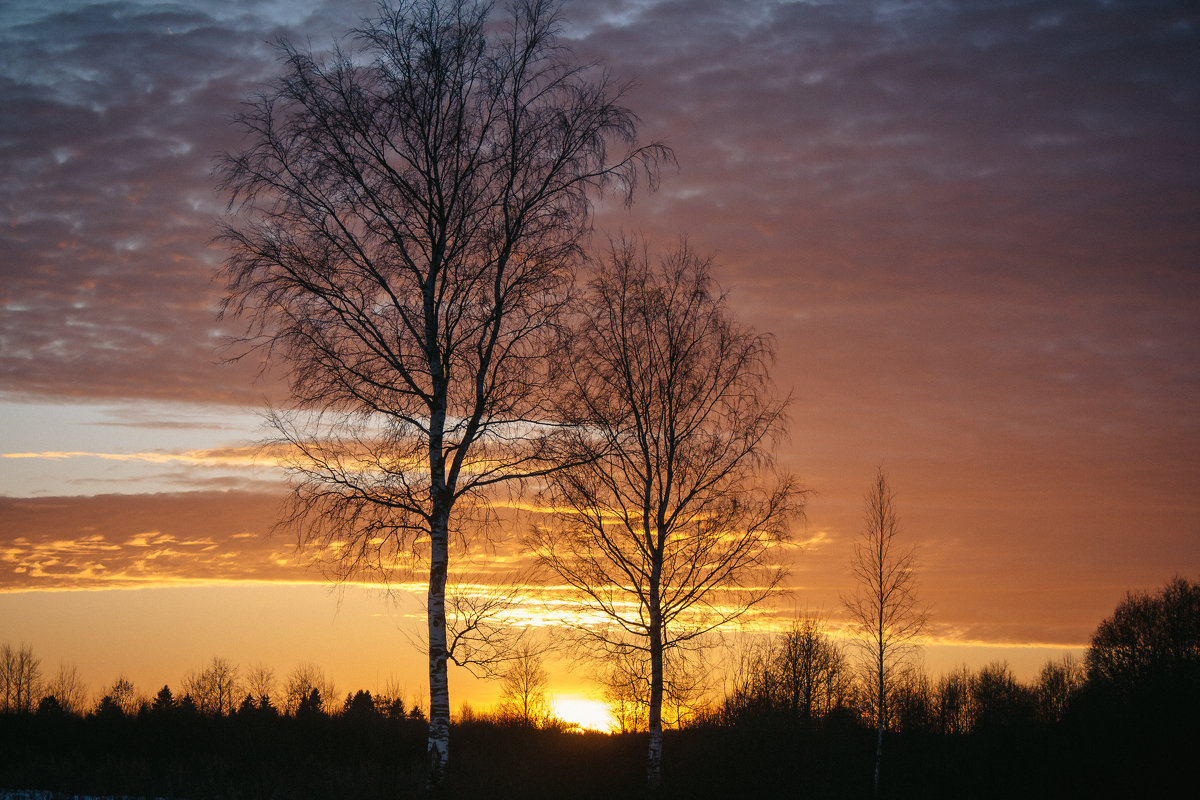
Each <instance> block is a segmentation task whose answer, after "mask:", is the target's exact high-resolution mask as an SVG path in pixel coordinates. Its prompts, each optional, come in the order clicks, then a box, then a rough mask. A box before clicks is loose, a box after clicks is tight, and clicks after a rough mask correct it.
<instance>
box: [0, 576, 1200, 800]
mask: <svg viewBox="0 0 1200 800" xmlns="http://www.w3.org/2000/svg"><path fill="white" fill-rule="evenodd" d="M0 653H2V656H3V657H2V658H0V666H2V667H3V669H2V671H0V678H2V683H0V689H2V690H3V691H2V694H0V699H2V700H3V703H4V705H3V713H0V787H2V788H4V789H7V790H10V791H11V790H17V789H31V788H36V789H38V790H41V791H43V792H47V793H51V794H49V795H48V796H53V797H59V796H63V797H66V796H72V795H79V794H90V795H109V796H120V797H177V798H193V797H194V798H215V797H223V798H275V797H291V798H334V797H356V798H376V797H378V798H384V797H389V798H394V797H415V796H425V795H426V793H427V788H426V777H427V776H426V775H425V770H426V769H427V766H426V764H425V737H426V735H427V726H428V723H427V721H426V718H425V715H424V713H423V711H422V710H421V709H420V708H419V707H417V706H416V705H415V704H413V703H406V702H405V701H404V699H403V698H401V697H399V696H396V695H394V694H391V695H389V694H388V693H386V692H384V693H377V694H372V693H371V692H369V691H366V690H357V691H353V692H348V693H346V694H345V695H344V697H343V696H341V695H339V700H337V701H334V702H331V701H330V698H326V697H322V695H321V692H322V688H324V689H325V690H326V691H327V692H332V691H333V690H332V688H331V686H330V685H329V684H328V682H327V681H326V680H325V679H324V676H323V674H322V673H321V671H320V669H319V668H317V667H315V666H313V665H303V666H302V667H301V668H298V669H297V670H295V671H294V672H293V673H292V674H291V675H290V676H288V678H287V680H286V681H284V682H283V684H284V685H283V686H281V687H279V688H274V689H272V690H269V691H267V692H265V693H263V694H260V695H258V696H255V694H254V690H253V689H252V688H250V687H251V686H252V684H254V683H255V681H254V675H255V673H256V672H257V673H258V678H259V681H258V686H259V688H261V687H262V686H266V685H269V682H266V683H264V682H263V681H262V680H261V679H262V669H263V668H262V667H261V665H260V666H258V667H256V668H252V669H249V670H246V671H245V672H240V671H239V670H238V669H237V667H236V666H234V665H231V664H229V663H228V662H225V661H224V660H223V659H213V660H212V661H211V662H210V663H209V664H208V665H206V666H205V667H204V668H203V669H201V670H198V671H196V672H192V673H189V675H187V676H185V678H184V680H183V681H181V683H180V686H181V687H184V686H186V687H187V690H186V691H185V690H183V689H182V688H181V689H179V690H172V689H171V688H170V687H169V686H164V687H162V689H160V690H159V691H158V692H157V694H156V695H155V696H154V697H153V698H147V697H141V696H139V695H137V693H136V692H135V691H134V689H133V687H132V686H131V685H130V684H129V682H128V681H126V680H124V679H123V678H121V679H118V680H116V681H114V683H113V684H112V685H111V686H110V687H107V688H106V689H105V690H104V693H103V695H102V696H101V697H100V698H99V699H98V700H96V701H94V702H88V703H87V704H86V705H84V706H82V707H81V706H80V703H81V700H80V697H81V695H80V692H79V689H80V687H79V684H78V681H77V680H76V681H71V680H70V679H69V678H70V675H69V673H70V672H71V671H70V670H67V672H68V675H67V679H66V680H64V676H63V672H64V671H63V670H60V672H59V675H58V676H52V677H47V678H43V677H42V676H41V670H40V660H39V659H38V658H37V656H36V654H34V653H33V651H32V648H30V647H29V646H25V645H22V646H13V645H11V644H5V645H4V646H3V649H2V651H0ZM731 675H732V679H731V680H730V681H729V682H728V685H729V688H728V689H727V690H726V691H725V692H724V693H723V694H722V695H721V696H719V697H716V698H714V699H713V700H712V702H711V703H709V704H707V705H705V706H702V707H700V708H699V709H698V710H696V711H695V713H693V714H690V715H686V716H684V717H682V718H681V719H679V720H678V724H677V725H676V726H675V727H674V728H673V729H670V730H667V731H666V733H665V737H666V740H667V746H666V747H665V749H664V759H663V783H662V786H661V787H660V789H659V791H658V793H657V795H656V796H659V797H736V796H751V795H756V796H765V797H782V796H804V797H830V798H832V797H864V796H869V795H870V794H871V792H872V780H871V777H872V776H871V770H870V767H871V764H872V762H873V760H874V755H875V748H876V730H875V719H874V717H873V715H872V705H871V694H872V692H873V691H874V687H873V686H872V684H871V681H870V679H869V676H868V679H867V680H862V677H861V674H856V673H855V671H854V670H853V667H852V661H851V659H850V658H849V657H848V654H847V653H846V652H845V651H844V650H843V649H842V648H841V646H840V645H839V644H838V643H837V642H836V641H835V640H834V639H833V638H831V637H830V636H829V635H828V634H827V633H826V632H825V631H824V630H823V629H822V626H821V624H820V623H819V622H818V621H815V620H801V621H797V623H796V624H795V625H794V626H793V627H792V628H791V629H790V630H788V631H786V632H784V633H782V634H779V635H776V636H775V637H773V638H772V639H770V640H769V641H767V642H764V643H763V644H762V645H761V646H759V647H756V648H753V649H751V650H747V651H745V652H744V653H743V657H742V658H741V659H740V661H739V663H737V664H736V665H735V666H734V667H733V668H732V673H731ZM222 677H223V678H224V679H225V680H222ZM72 690H73V691H74V695H73V696H68V693H69V692H71V691H72ZM235 692H236V694H235ZM60 695H61V696H62V698H61V699H60ZM235 697H236V698H237V699H236V702H232V703H230V702H227V701H228V700H229V699H230V698H235ZM33 698H37V699H36V701H35V700H34V699H33ZM222 698H224V699H222ZM889 708H890V712H889V715H888V719H887V723H886V731H887V755H886V757H885V759H884V762H883V769H882V779H881V782H880V785H881V792H880V794H881V796H884V797H1013V796H1023V797H1030V796H1034V797H1037V796H1041V797H1049V796H1059V797H1129V796H1162V795H1165V794H1166V793H1167V792H1168V791H1170V790H1172V789H1174V788H1175V787H1176V786H1178V785H1182V784H1180V783H1179V782H1180V781H1182V780H1183V779H1184V778H1185V777H1186V775H1187V770H1188V769H1189V767H1188V764H1189V763H1190V760H1191V758H1192V756H1193V755H1194V752H1195V746H1196V744H1197V737H1196V733H1195V729H1194V725H1193V723H1194V719H1195V717H1196V714H1197V713H1198V712H1200V583H1194V582H1191V581H1189V580H1186V579H1184V578H1175V579H1174V580H1172V581H1171V582H1169V583H1168V584H1167V585H1166V586H1165V587H1163V588H1162V589H1161V590H1159V591H1157V592H1154V593H1149V592H1140V593H1130V594H1128V595H1127V596H1126V598H1125V599H1124V600H1123V601H1122V602H1121V603H1120V604H1119V605H1118V606H1117V608H1116V609H1115V610H1114V612H1113V614H1112V615H1111V616H1110V617H1108V618H1106V619H1105V620H1103V621H1102V622H1101V623H1100V624H1099V626H1098V627H1097V629H1096V632H1095V634H1094V635H1093V637H1092V641H1091V646H1090V647H1089V649H1088V651H1087V654H1086V657H1085V658H1084V659H1079V658H1076V657H1073V656H1065V657H1063V658H1061V659H1059V660H1055V661H1050V662H1048V663H1046V664H1045V665H1044V666H1043V668H1042V669H1041V671H1040V673H1039V674H1038V676H1037V677H1036V678H1035V679H1034V680H1033V681H1031V682H1021V681H1019V680H1017V679H1016V678H1015V677H1014V675H1013V673H1012V671H1011V669H1010V668H1009V667H1008V666H1007V665H1006V664H1004V663H993V664H989V665H986V666H984V667H982V668H980V669H977V670H972V669H969V668H967V667H962V668H960V669H958V670H956V671H953V672H951V673H949V674H946V675H942V676H940V677H937V678H933V677H932V676H930V675H928V674H926V673H925V672H924V671H923V670H921V669H919V668H910V669H908V670H907V671H905V672H904V674H903V675H902V676H901V679H900V680H897V681H895V682H894V686H893V690H892V696H891V699H890V703H889ZM626 723H627V724H626V728H627V730H626V732H623V733H612V734H605V733H598V732H591V731H580V730H578V729H577V728H574V727H572V726H570V725H568V724H566V723H564V722H562V721H561V720H557V719H555V718H554V717H553V716H551V715H547V714H543V715H539V716H537V717H536V718H531V717H530V716H528V715H527V714H521V713H516V712H514V711H513V710H512V706H511V705H510V706H508V707H506V706H504V705H503V704H502V705H501V706H500V710H498V711H496V712H495V713H479V712H475V711H472V710H471V709H470V708H469V707H463V709H462V710H461V711H460V713H459V714H458V715H457V718H456V720H455V722H454V735H455V737H456V741H458V743H459V744H458V749H457V751H456V752H457V756H456V759H455V768H454V770H453V771H452V772H451V774H450V776H449V777H448V779H447V782H446V783H445V785H444V786H442V787H441V788H440V790H439V791H440V792H441V793H442V794H443V796H447V797H514V798H516V797H521V798H553V797H573V798H611V797H639V796H644V795H645V794H646V792H647V789H646V786H645V782H644V772H643V768H644V747H645V736H646V733H645V730H644V722H642V723H639V721H638V720H637V718H636V715H634V716H633V717H626ZM639 728H640V730H639Z"/></svg>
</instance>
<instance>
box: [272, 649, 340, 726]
mask: <svg viewBox="0 0 1200 800" xmlns="http://www.w3.org/2000/svg"><path fill="white" fill-rule="evenodd" d="M314 691H316V693H317V696H318V697H320V698H322V699H323V700H325V701H333V698H334V697H336V696H337V694H336V692H335V690H334V688H333V682H332V681H331V680H330V679H329V678H327V677H326V675H325V671H324V670H323V669H321V668H320V667H318V666H317V665H316V664H313V663H312V662H307V661H306V662H304V663H303V664H299V665H298V666H297V667H296V668H295V669H294V670H292V671H291V673H289V675H288V678H287V682H286V684H285V687H284V710H285V711H286V712H287V713H289V714H298V713H299V712H300V706H301V705H303V704H304V702H305V701H306V700H307V699H308V698H309V697H311V695H312V693H313V692H314ZM327 710H329V711H332V710H333V709H332V708H330V709H327Z"/></svg>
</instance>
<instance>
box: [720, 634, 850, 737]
mask: <svg viewBox="0 0 1200 800" xmlns="http://www.w3.org/2000/svg"><path fill="white" fill-rule="evenodd" d="M732 678H733V682H732V686H731V687H729V688H728V690H727V693H726V697H725V699H724V701H723V703H722V707H721V710H720V713H721V715H722V716H724V717H725V718H726V719H727V720H729V721H735V720H737V719H740V718H745V717H753V716H760V715H766V714H781V715H786V716H788V717H791V718H793V719H798V720H801V721H804V722H811V721H812V720H814V719H817V718H820V717H823V716H825V715H826V714H828V713H829V712H831V711H833V710H834V709H836V708H840V707H843V706H845V705H847V704H848V703H849V701H850V694H851V675H850V669H849V665H848V662H847V658H846V655H845V652H844V648H843V647H842V646H841V645H839V644H837V643H836V642H834V641H833V639H831V638H830V636H829V635H828V634H827V633H826V632H825V629H824V626H823V625H822V623H821V621H820V620H818V619H813V618H804V619H797V620H794V621H793V622H792V624H791V626H790V627H789V628H788V630H786V631H785V632H784V633H783V634H781V635H778V636H773V637H771V638H770V639H769V640H766V641H763V642H758V643H751V644H749V645H748V646H744V647H743V648H742V649H741V650H740V652H739V653H738V654H737V661H736V664H735V666H734V674H733V676H732Z"/></svg>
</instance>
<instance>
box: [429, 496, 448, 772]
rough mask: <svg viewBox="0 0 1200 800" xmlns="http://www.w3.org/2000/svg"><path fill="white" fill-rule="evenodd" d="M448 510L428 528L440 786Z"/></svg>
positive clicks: (444, 758) (444, 749)
mask: <svg viewBox="0 0 1200 800" xmlns="http://www.w3.org/2000/svg"><path fill="white" fill-rule="evenodd" d="M449 516H450V514H449V509H438V510H437V511H436V512H435V514H434V519H433V524H432V525H430V547H429V550H430V554H429V601H428V602H429V743H428V758H429V778H428V783H429V787H430V788H431V789H433V788H437V787H440V786H441V785H442V784H443V782H444V781H445V779H446V774H447V771H448V769H449V766H450V685H449V682H448V680H447V675H446V660H447V657H448V655H447V652H446V647H447V644H446V568H447V564H448V562H449Z"/></svg>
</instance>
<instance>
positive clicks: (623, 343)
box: [531, 242, 803, 787]
mask: <svg viewBox="0 0 1200 800" xmlns="http://www.w3.org/2000/svg"><path fill="white" fill-rule="evenodd" d="M709 271H710V261H709V260H708V259H705V258H701V257H699V256H697V255H696V254H695V253H694V252H693V251H691V250H690V249H689V248H688V247H687V245H686V244H685V243H681V244H680V245H679V246H678V247H677V248H676V249H675V250H673V251H672V252H670V253H668V254H666V255H665V256H664V257H663V258H662V259H661V262H660V264H659V265H658V266H652V264H651V260H650V257H649V255H648V253H647V252H646V249H645V246H644V245H641V246H639V245H636V244H634V243H631V242H621V243H615V244H614V245H613V247H612V249H611V252H610V255H609V258H608V260H607V263H606V264H604V265H603V266H602V268H601V270H600V272H599V274H598V276H597V277H596V278H595V280H594V281H593V282H592V284H591V287H590V291H589V293H588V295H587V296H586V297H585V308H586V309H587V314H586V315H585V317H584V318H583V319H582V320H581V321H580V322H579V324H578V326H577V328H576V329H575V330H574V331H573V332H572V334H571V336H570V338H569V341H567V342H565V344H564V347H563V351H564V352H563V354H562V358H561V360H560V363H559V366H560V368H561V369H560V371H559V372H557V373H556V377H557V380H558V382H559V383H560V385H561V386H562V387H563V392H564V395H565V399H564V400H563V401H562V406H560V409H561V411H560V413H561V414H562V416H563V417H564V418H565V419H566V420H567V421H568V422H570V423H571V424H572V425H573V427H572V428H571V429H570V436H569V438H568V440H567V442H566V443H565V445H564V454H563V460H564V463H566V464H567V465H568V466H567V467H566V468H565V469H563V470H561V471H558V472H555V473H553V474H552V475H550V476H549V477H548V479H547V489H546V490H545V492H544V494H543V499H544V501H545V508H546V510H547V516H548V518H549V520H548V522H547V524H545V525H540V526H538V527H537V529H536V530H535V532H534V534H533V536H532V542H531V543H532V545H533V547H534V549H535V551H536V552H537V554H538V557H539V559H540V561H541V563H542V564H543V565H545V566H546V567H548V568H549V569H551V570H552V571H553V572H554V573H555V574H557V575H558V576H559V577H560V578H562V580H564V581H565V582H566V584H567V585H569V586H570V587H571V588H572V589H573V590H574V592H575V594H576V597H577V598H578V599H579V600H580V601H581V602H582V603H583V604H584V606H585V607H586V608H588V609H594V610H595V611H599V612H600V613H601V614H602V615H603V616H604V617H606V618H607V620H608V621H609V623H610V624H608V625H604V626H590V625H580V626H578V630H579V632H580V633H581V634H582V635H583V637H584V640H585V641H586V642H587V643H590V644H591V645H594V646H595V647H596V649H597V650H598V652H600V653H602V654H607V655H610V656H612V655H616V656H622V655H624V656H636V657H639V658H643V659H644V660H645V662H646V664H647V666H648V670H647V672H648V674H649V687H648V688H649V707H648V719H647V726H648V728H649V732H650V743H649V753H648V766H647V780H648V783H649V785H650V786H651V787H656V786H658V785H659V783H660V781H661V764H662V707H663V697H664V683H665V681H664V676H665V671H664V666H665V654H666V653H668V652H669V651H670V650H671V649H673V648H679V647H684V646H687V645H688V644H689V643H690V642H693V640H694V639H695V638H696V637H698V636H700V635H702V634H704V633H705V632H707V631H711V630H713V629H714V628H717V627H719V626H721V625H723V624H725V623H727V622H729V621H731V620H733V619H736V618H737V617H739V616H741V615H742V614H744V613H745V611H746V610H747V609H748V608H750V607H752V606H753V605H755V604H756V603H758V602H759V601H761V600H762V599H763V598H764V597H766V596H767V595H768V594H769V593H770V592H771V591H772V589H774V587H775V586H776V584H777V583H778V581H779V580H780V578H781V575H782V573H781V571H780V570H779V569H778V568H776V567H774V566H773V565H772V563H773V562H772V561H771V560H770V559H769V553H770V545H771V544H773V543H775V542H778V541H780V540H782V539H784V538H786V537H787V535H788V523H789V522H790V521H791V519H792V518H793V517H794V516H795V515H796V514H797V513H798V512H799V510H800V506H801V501H802V498H803V493H802V492H801V491H800V489H799V488H798V486H797V483H796V481H795V480H794V479H793V478H792V477H791V476H783V477H781V478H780V479H778V480H777V482H776V484H775V485H774V486H773V487H769V488H764V485H763V481H764V478H765V477H766V476H768V475H769V474H770V472H771V466H772V461H771V447H772V444H773V442H774V441H775V440H776V439H777V438H778V437H779V436H780V435H781V433H782V428H783V423H784V408H785V403H784V402H779V401H776V400H773V399H771V398H770V392H769V389H770V386H769V378H768V374H767V370H768V365H769V363H770V362H771V360H772V357H773V352H772V348H771V341H770V339H769V338H768V337H766V336H763V335H758V334H755V333H753V332H752V331H751V330H750V329H749V328H746V327H744V326H742V325H740V324H738V323H736V322H734V321H733V320H731V319H730V318H729V314H728V311H727V309H726V306H725V298H724V296H723V295H721V294H719V293H718V292H717V291H716V290H715V287H714V286H713V282H712V279H711V277H710V274H709Z"/></svg>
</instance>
